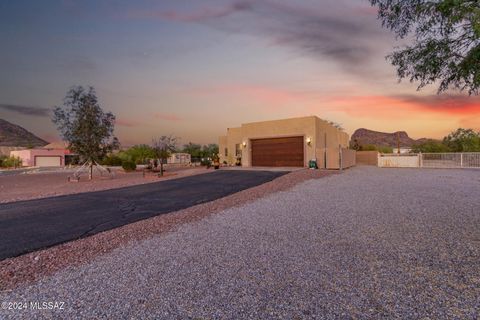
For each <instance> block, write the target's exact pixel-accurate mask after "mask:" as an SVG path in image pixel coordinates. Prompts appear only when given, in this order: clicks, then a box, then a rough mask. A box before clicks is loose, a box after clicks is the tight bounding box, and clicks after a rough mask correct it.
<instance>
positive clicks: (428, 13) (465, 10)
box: [370, 0, 480, 94]
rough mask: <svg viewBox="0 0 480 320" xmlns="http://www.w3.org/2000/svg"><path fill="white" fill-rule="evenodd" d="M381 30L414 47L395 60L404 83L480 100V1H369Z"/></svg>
mask: <svg viewBox="0 0 480 320" xmlns="http://www.w3.org/2000/svg"><path fill="white" fill-rule="evenodd" d="M370 3H371V4H372V5H373V6H377V7H378V17H379V19H381V21H382V25H383V26H384V27H386V28H388V29H390V30H392V31H393V32H395V33H396V35H397V37H398V38H402V39H403V38H407V37H408V38H409V39H410V38H411V39H413V44H412V45H409V46H405V47H403V48H401V49H399V50H397V51H394V52H393V53H392V54H390V55H389V56H388V57H387V59H388V60H390V62H391V63H392V64H393V65H394V66H395V67H396V68H397V75H398V77H399V78H400V79H404V78H409V80H410V81H411V82H417V83H419V86H418V88H419V89H420V88H423V87H425V86H426V85H429V84H433V83H438V85H439V87H438V92H442V91H446V90H447V89H448V88H456V89H459V90H467V91H468V92H469V94H478V88H479V86H480V6H479V2H478V0H437V1H432V0H370Z"/></svg>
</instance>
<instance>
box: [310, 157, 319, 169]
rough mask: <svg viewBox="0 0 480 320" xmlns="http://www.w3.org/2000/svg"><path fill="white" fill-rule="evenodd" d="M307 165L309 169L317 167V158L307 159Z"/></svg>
mask: <svg viewBox="0 0 480 320" xmlns="http://www.w3.org/2000/svg"><path fill="white" fill-rule="evenodd" d="M308 167H309V168H310V169H318V165H317V160H316V159H312V160H310V161H308Z"/></svg>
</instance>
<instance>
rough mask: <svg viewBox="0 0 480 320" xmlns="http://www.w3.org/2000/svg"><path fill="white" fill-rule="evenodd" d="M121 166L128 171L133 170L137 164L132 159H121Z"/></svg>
mask: <svg viewBox="0 0 480 320" xmlns="http://www.w3.org/2000/svg"><path fill="white" fill-rule="evenodd" d="M122 168H123V170H125V171H127V172H129V171H135V169H137V165H136V164H135V162H133V161H123V162H122Z"/></svg>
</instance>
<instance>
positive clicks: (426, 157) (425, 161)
mask: <svg viewBox="0 0 480 320" xmlns="http://www.w3.org/2000/svg"><path fill="white" fill-rule="evenodd" d="M378 166H379V167H384V168H386V167H389V168H480V152H462V153H457V152H451V153H418V154H379V155H378Z"/></svg>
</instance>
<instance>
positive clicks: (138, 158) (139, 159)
mask: <svg viewBox="0 0 480 320" xmlns="http://www.w3.org/2000/svg"><path fill="white" fill-rule="evenodd" d="M124 154H125V155H126V156H127V157H128V158H129V159H130V160H131V161H133V162H135V163H136V164H145V162H146V161H147V160H148V159H153V158H155V150H153V148H152V147H150V146H149V145H147V144H138V145H135V146H133V147H131V148H128V149H127V150H125V151H124Z"/></svg>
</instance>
